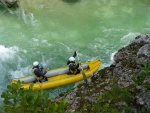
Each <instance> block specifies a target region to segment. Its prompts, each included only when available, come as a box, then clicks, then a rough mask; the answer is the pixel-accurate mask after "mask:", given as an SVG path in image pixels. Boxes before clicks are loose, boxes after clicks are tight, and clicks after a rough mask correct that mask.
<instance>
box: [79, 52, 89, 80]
mask: <svg viewBox="0 0 150 113" xmlns="http://www.w3.org/2000/svg"><path fill="white" fill-rule="evenodd" d="M77 58H78V62H79V65H80V66H81V70H82V76H83V79H84V82H86V83H87V82H88V80H87V78H86V75H85V73H84V71H83V67H82V65H81V64H80V59H79V56H78V53H77Z"/></svg>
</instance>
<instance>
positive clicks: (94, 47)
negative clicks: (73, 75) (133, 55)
mask: <svg viewBox="0 0 150 113" xmlns="http://www.w3.org/2000/svg"><path fill="white" fill-rule="evenodd" d="M68 1H69V0H42V1H41V0H20V1H19V8H18V9H6V8H2V7H0V78H1V79H0V80H1V82H0V94H1V93H2V92H3V91H5V90H6V87H7V85H8V84H9V83H10V80H11V79H12V78H17V77H21V76H24V75H27V74H30V73H31V68H32V63H33V61H36V60H37V61H39V62H41V63H42V64H43V65H44V66H45V68H50V69H51V68H56V67H60V66H64V65H66V63H67V60H68V58H69V57H70V56H72V55H73V52H74V50H77V51H78V53H79V57H80V60H81V61H87V60H92V59H96V58H100V59H101V61H102V62H103V65H102V67H105V66H108V65H110V64H111V62H112V60H113V59H112V56H113V54H114V53H115V52H116V51H117V50H118V49H120V48H122V47H124V46H126V45H127V44H128V43H129V42H130V41H131V40H133V39H134V38H135V37H136V36H137V35H139V34H147V33H149V32H150V15H149V12H150V7H149V6H150V1H149V0H125V1H123V0H74V1H73V0H70V2H68ZM102 67H101V68H102ZM75 85H76V84H71V85H67V86H63V87H59V88H54V89H51V90H48V91H49V93H50V96H51V97H55V96H56V95H58V94H59V93H61V92H63V91H66V90H68V89H71V88H73V87H74V86H75Z"/></svg>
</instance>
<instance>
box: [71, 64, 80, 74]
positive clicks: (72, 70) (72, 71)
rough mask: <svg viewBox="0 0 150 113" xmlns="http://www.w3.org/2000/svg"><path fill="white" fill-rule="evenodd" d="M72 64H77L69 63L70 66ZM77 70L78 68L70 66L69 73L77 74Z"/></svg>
mask: <svg viewBox="0 0 150 113" xmlns="http://www.w3.org/2000/svg"><path fill="white" fill-rule="evenodd" d="M72 64H73V65H76V64H75V63H70V64H69V67H70V65H72ZM77 72H78V70H77V69H70V68H69V74H76V73H77Z"/></svg>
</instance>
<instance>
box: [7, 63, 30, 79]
mask: <svg viewBox="0 0 150 113" xmlns="http://www.w3.org/2000/svg"><path fill="white" fill-rule="evenodd" d="M9 73H10V75H12V76H11V79H14V78H19V77H23V76H26V75H28V74H32V67H31V66H27V67H24V68H20V69H18V70H15V71H14V70H10V71H9Z"/></svg>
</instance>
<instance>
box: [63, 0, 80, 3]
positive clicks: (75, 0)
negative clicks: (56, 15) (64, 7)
mask: <svg viewBox="0 0 150 113" xmlns="http://www.w3.org/2000/svg"><path fill="white" fill-rule="evenodd" d="M62 1H63V2H66V3H69V4H74V3H77V2H80V1H81V0H62Z"/></svg>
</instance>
